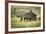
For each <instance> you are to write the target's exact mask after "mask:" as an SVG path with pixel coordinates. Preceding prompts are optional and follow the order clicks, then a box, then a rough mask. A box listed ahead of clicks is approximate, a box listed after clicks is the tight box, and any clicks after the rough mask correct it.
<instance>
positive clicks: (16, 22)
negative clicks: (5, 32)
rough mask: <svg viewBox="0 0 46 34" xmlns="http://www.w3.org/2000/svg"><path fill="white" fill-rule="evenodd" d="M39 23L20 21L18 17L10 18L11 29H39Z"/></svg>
mask: <svg viewBox="0 0 46 34" xmlns="http://www.w3.org/2000/svg"><path fill="white" fill-rule="evenodd" d="M40 25H41V23H40V21H38V20H37V21H20V18H18V17H12V19H11V27H12V28H25V27H40Z"/></svg>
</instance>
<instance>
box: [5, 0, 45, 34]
mask: <svg viewBox="0 0 46 34" xmlns="http://www.w3.org/2000/svg"><path fill="white" fill-rule="evenodd" d="M14 9H15V11H16V12H14ZM30 9H31V12H34V13H35V14H36V15H37V16H38V18H37V17H36V16H34V15H35V14H33V13H32V14H31V13H30V15H28V14H29V11H30ZM12 10H13V11H12ZM26 11H27V12H26ZM25 14H26V15H28V16H29V17H28V16H26V15H25ZM13 15H15V16H17V17H15V18H14V17H13ZM32 15H33V16H32ZM25 16H26V17H25ZM31 16H32V17H33V18H34V17H35V18H34V19H33V18H32V19H31ZM18 17H20V18H18ZM27 17H28V18H27ZM39 17H40V18H39ZM12 18H14V19H16V18H17V19H18V20H21V21H18V20H17V21H15V22H14V20H13V19H12ZM23 18H24V19H23ZM36 18H37V19H39V21H37V19H36ZM12 20H13V21H12ZM13 22H14V23H13ZM30 22H31V23H33V25H32V24H30ZM36 22H38V23H37V24H39V23H40V25H36ZM16 23H18V24H16ZM20 23H21V24H20ZM22 23H23V24H22ZM15 24H16V25H15ZM25 24H26V25H25ZM34 24H35V25H34ZM13 25H15V26H13ZM22 25H23V26H22ZM29 25H30V26H29ZM20 26H21V27H20ZM36 26H37V27H38V28H37V27H36ZM33 27H34V28H33ZM42 31H45V3H44V2H26V1H8V0H5V34H8V33H23V32H42Z"/></svg>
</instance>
